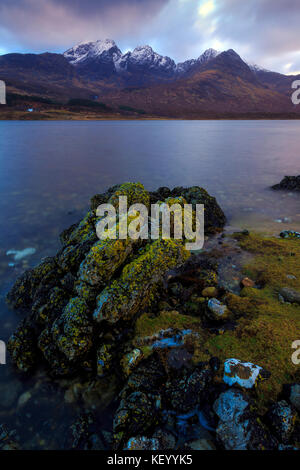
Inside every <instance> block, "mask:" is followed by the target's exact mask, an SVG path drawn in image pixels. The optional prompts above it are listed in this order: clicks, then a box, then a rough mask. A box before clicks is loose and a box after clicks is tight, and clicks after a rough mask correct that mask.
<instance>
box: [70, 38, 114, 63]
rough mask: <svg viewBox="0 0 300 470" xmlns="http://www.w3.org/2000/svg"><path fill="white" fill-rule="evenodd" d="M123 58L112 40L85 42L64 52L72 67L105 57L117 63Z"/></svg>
mask: <svg viewBox="0 0 300 470" xmlns="http://www.w3.org/2000/svg"><path fill="white" fill-rule="evenodd" d="M121 56H122V52H121V51H120V49H119V48H118V47H117V45H116V43H115V41H113V40H112V39H104V40H103V41H102V40H99V41H95V42H83V43H80V44H78V45H77V46H74V47H71V49H68V50H67V51H66V52H64V57H65V58H66V59H67V60H68V61H69V62H70V63H71V64H72V65H80V64H83V63H86V62H88V61H92V60H99V59H101V58H103V57H105V58H108V57H109V58H111V59H112V61H113V62H116V61H117V60H119V59H120V57H121Z"/></svg>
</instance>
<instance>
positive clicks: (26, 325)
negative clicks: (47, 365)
mask: <svg viewBox="0 0 300 470" xmlns="http://www.w3.org/2000/svg"><path fill="white" fill-rule="evenodd" d="M7 350H8V351H9V352H10V354H11V358H12V360H13V362H14V363H15V364H16V366H17V367H18V369H19V370H21V371H22V372H28V371H29V370H30V369H32V368H33V367H34V366H35V365H36V363H37V361H38V350H37V347H36V331H35V330H34V329H33V328H32V327H31V325H30V322H29V321H28V320H26V319H25V320H23V321H22V323H21V324H20V325H19V326H18V328H17V330H16V331H15V332H14V334H12V335H11V337H10V339H9V341H8V343H7Z"/></svg>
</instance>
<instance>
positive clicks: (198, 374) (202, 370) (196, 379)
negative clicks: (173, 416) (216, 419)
mask: <svg viewBox="0 0 300 470" xmlns="http://www.w3.org/2000/svg"><path fill="white" fill-rule="evenodd" d="M212 378H213V373H212V370H211V368H210V367H209V366H208V364H203V365H201V366H199V367H197V368H196V369H195V370H194V371H193V372H189V371H188V370H187V371H185V372H184V375H183V376H181V377H180V376H179V377H178V378H175V379H174V380H172V381H171V382H170V383H167V384H166V399H167V400H168V402H169V403H170V407H171V408H173V409H174V410H176V412H180V413H186V412H187V411H189V410H191V409H194V408H195V407H196V406H198V405H199V404H200V403H201V400H202V399H203V392H204V390H205V389H206V388H207V386H208V385H209V384H210V383H211V381H212Z"/></svg>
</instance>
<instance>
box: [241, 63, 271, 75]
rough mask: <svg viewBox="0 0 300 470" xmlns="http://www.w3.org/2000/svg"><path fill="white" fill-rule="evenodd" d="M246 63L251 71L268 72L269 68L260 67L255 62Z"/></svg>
mask: <svg viewBox="0 0 300 470" xmlns="http://www.w3.org/2000/svg"><path fill="white" fill-rule="evenodd" d="M246 63H247V65H248V67H249V68H250V69H251V70H252V72H254V73H256V72H270V70H268V69H264V68H263V67H260V66H259V65H257V64H253V63H248V62H246Z"/></svg>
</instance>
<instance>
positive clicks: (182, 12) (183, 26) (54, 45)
mask: <svg viewBox="0 0 300 470" xmlns="http://www.w3.org/2000/svg"><path fill="white" fill-rule="evenodd" d="M104 38H112V39H114V40H115V41H116V42H117V44H118V45H119V47H120V48H121V50H122V51H124V52H125V51H127V50H129V49H133V48H134V47H136V46H137V45H143V44H150V45H151V46H152V47H153V48H154V49H155V50H156V51H157V52H159V53H161V54H163V55H169V56H170V57H172V58H173V59H174V60H176V61H183V60H186V59H189V58H194V57H198V56H199V55H200V54H201V53H202V52H203V51H204V50H205V49H207V48H209V47H213V48H215V49H218V50H226V49H230V48H232V49H235V50H236V51H237V52H238V53H239V54H240V55H241V56H242V57H243V58H244V59H245V60H247V61H248V62H253V63H257V64H259V65H261V66H263V67H265V68H267V69H271V70H276V71H279V72H283V73H300V0H0V54H5V53H8V52H44V51H51V52H63V51H64V50H66V49H67V48H69V47H71V46H72V45H74V44H77V43H79V42H82V41H87V40H96V39H104Z"/></svg>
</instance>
